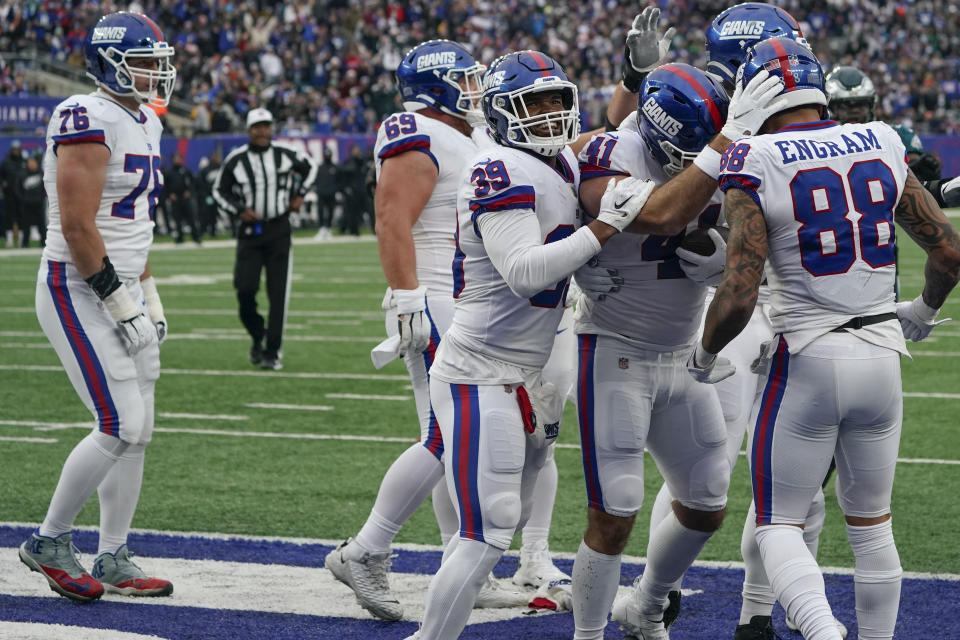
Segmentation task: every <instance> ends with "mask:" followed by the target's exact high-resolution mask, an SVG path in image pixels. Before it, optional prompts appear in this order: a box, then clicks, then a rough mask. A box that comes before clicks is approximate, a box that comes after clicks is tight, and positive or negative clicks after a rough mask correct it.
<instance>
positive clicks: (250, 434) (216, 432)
mask: <svg viewBox="0 0 960 640" xmlns="http://www.w3.org/2000/svg"><path fill="white" fill-rule="evenodd" d="M291 408H300V407H299V406H297V405H291ZM0 426H10V427H33V428H34V429H36V430H37V431H59V430H62V429H92V428H93V423H92V422H42V421H33V420H0ZM153 430H154V431H158V432H162V433H188V434H191V435H201V436H207V435H209V436H229V437H233V438H279V439H284V440H341V441H352V442H400V443H407V444H409V443H412V442H416V438H413V437H407V438H398V437H388V436H358V435H352V434H342V433H341V434H336V433H278V432H275V431H229V430H226V429H192V428H184V427H154V429H153ZM554 446H556V447H557V448H558V449H573V450H576V451H579V450H580V445H577V444H568V443H558V444H556V445H554ZM740 455H741V456H746V452H745V451H741V452H740ZM897 463H900V464H935V465H960V460H944V459H937V458H897Z"/></svg>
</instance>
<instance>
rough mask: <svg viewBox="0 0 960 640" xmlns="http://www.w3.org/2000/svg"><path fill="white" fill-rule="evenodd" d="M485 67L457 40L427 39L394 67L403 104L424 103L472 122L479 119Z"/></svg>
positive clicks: (409, 107)
mask: <svg viewBox="0 0 960 640" xmlns="http://www.w3.org/2000/svg"><path fill="white" fill-rule="evenodd" d="M484 69H485V67H484V66H483V65H482V64H480V63H479V62H477V61H476V60H474V58H473V56H472V55H470V52H469V51H467V50H466V49H465V48H464V47H463V45H460V44H457V43H456V42H452V41H450V40H428V41H427V42H423V43H421V44H418V45H417V46H415V47H414V48H413V49H411V50H410V52H409V53H407V55H405V56H404V57H403V60H402V61H401V62H400V65H399V66H398V67H397V86H398V88H399V89H400V97H401V99H402V100H403V106H404V108H406V109H407V110H408V111H414V110H416V109H418V108H422V107H421V106H420V105H424V104H425V105H427V106H428V107H433V108H434V109H438V110H440V111H442V112H444V113H446V114H449V115H452V116H456V117H458V118H463V119H465V120H469V121H471V123H473V122H482V120H483V115H482V113H481V112H480V109H479V104H478V103H479V99H480V93H481V91H482V89H483V71H484Z"/></svg>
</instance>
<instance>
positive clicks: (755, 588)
mask: <svg viewBox="0 0 960 640" xmlns="http://www.w3.org/2000/svg"><path fill="white" fill-rule="evenodd" d="M756 531H757V512H756V510H755V509H754V506H753V501H752V500H751V501H750V509H749V510H748V511H747V519H746V521H745V522H744V523H743V535H742V536H741V537H740V555H741V556H743V565H744V566H743V569H744V570H743V591H742V594H743V600H742V602H741V604H740V622H738V623H737V624H747V623H748V622H750V619H751V618H753V617H754V616H770V615H773V605H774V603H775V602H776V601H777V597H776V596H775V595H773V591H772V590H771V589H770V582H769V580H767V571H766V570H765V569H764V568H763V558H761V557H760V547H759V546H758V545H757V537H756Z"/></svg>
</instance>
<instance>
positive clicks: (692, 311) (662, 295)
mask: <svg viewBox="0 0 960 640" xmlns="http://www.w3.org/2000/svg"><path fill="white" fill-rule="evenodd" d="M579 159H580V171H581V178H582V180H584V181H586V180H589V179H591V178H603V179H609V177H610V176H624V175H628V176H633V177H635V178H642V179H644V180H652V181H653V182H655V183H656V184H658V185H660V184H663V183H665V182H666V181H667V180H668V179H669V176H668V175H667V174H666V173H665V172H664V170H663V167H662V166H661V165H660V163H658V162H657V161H656V160H655V159H654V158H653V156H652V155H651V154H650V151H649V149H648V148H647V145H646V143H645V142H644V140H643V138H642V137H641V135H640V130H639V129H638V128H637V121H636V115H634V116H632V117H630V118H628V119H627V120H626V121H625V122H624V123H623V124H622V125H621V126H620V128H619V129H618V130H617V131H611V132H608V133H603V134H600V135H598V136H595V137H594V138H593V139H592V140H591V141H590V143H589V144H588V145H587V146H586V147H584V149H583V150H582V151H581V152H580V158H579ZM721 198H722V195H721V194H720V192H719V191H718V192H717V193H716V194H714V196H713V198H712V199H711V201H710V204H709V205H708V206H707V207H706V208H705V209H704V210H703V212H702V213H701V214H700V216H699V217H698V218H697V219H695V220H694V221H693V222H691V223H690V224H689V225H688V227H687V228H688V229H689V230H692V229H696V228H697V227H698V226H710V225H715V224H722V222H723V218H722V215H721ZM640 215H641V216H643V213H641V214H640ZM683 235H684V234H683V233H681V234H678V235H675V236H657V235H647V234H639V233H620V234H617V235H616V236H614V237H613V238H610V240H608V241H607V244H605V245H604V247H603V249H602V250H601V251H600V255H599V256H597V259H598V263H599V266H601V267H607V268H611V269H616V270H617V271H619V272H620V275H621V276H622V277H623V285H621V287H620V290H619V291H618V292H616V293H610V294H607V296H606V297H605V298H604V299H603V300H590V299H589V298H587V297H586V296H584V297H582V298H581V299H580V301H578V303H577V321H576V332H577V333H589V334H600V335H607V336H613V337H616V338H620V339H623V340H627V341H629V342H631V343H634V344H637V345H638V346H641V347H642V348H644V349H650V350H652V351H677V350H679V349H683V348H685V347H687V346H689V345H690V344H691V343H692V342H693V341H694V340H695V339H696V337H697V335H699V327H700V315H701V314H702V313H703V300H704V295H705V294H706V287H704V286H703V285H701V284H698V283H696V282H694V281H693V280H691V279H689V278H687V277H686V276H685V275H684V273H683V270H682V269H681V268H680V260H679V258H677V256H676V253H675V252H676V250H677V248H678V247H679V246H680V242H681V241H682V240H683Z"/></svg>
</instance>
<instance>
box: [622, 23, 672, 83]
mask: <svg viewBox="0 0 960 640" xmlns="http://www.w3.org/2000/svg"><path fill="white" fill-rule="evenodd" d="M659 22H660V9H659V8H657V7H654V6H649V7H646V8H645V9H644V10H643V11H642V12H640V13H638V14H637V16H636V17H635V18H634V19H633V24H632V25H631V27H630V31H628V32H627V59H628V61H629V62H630V66H631V67H633V69H634V71H636V72H637V73H638V74H640V73H650V72H651V71H653V70H654V69H656V68H657V67H659V66H660V65H661V64H662V63H661V60H663V59H664V58H666V56H667V52H668V51H669V50H670V41H671V40H672V39H673V34H674V33H676V31H677V30H676V29H674V28H673V27H670V28H669V29H667V30H666V31H665V32H664V34H663V37H662V38H659V37H658V35H657V23H659Z"/></svg>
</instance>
